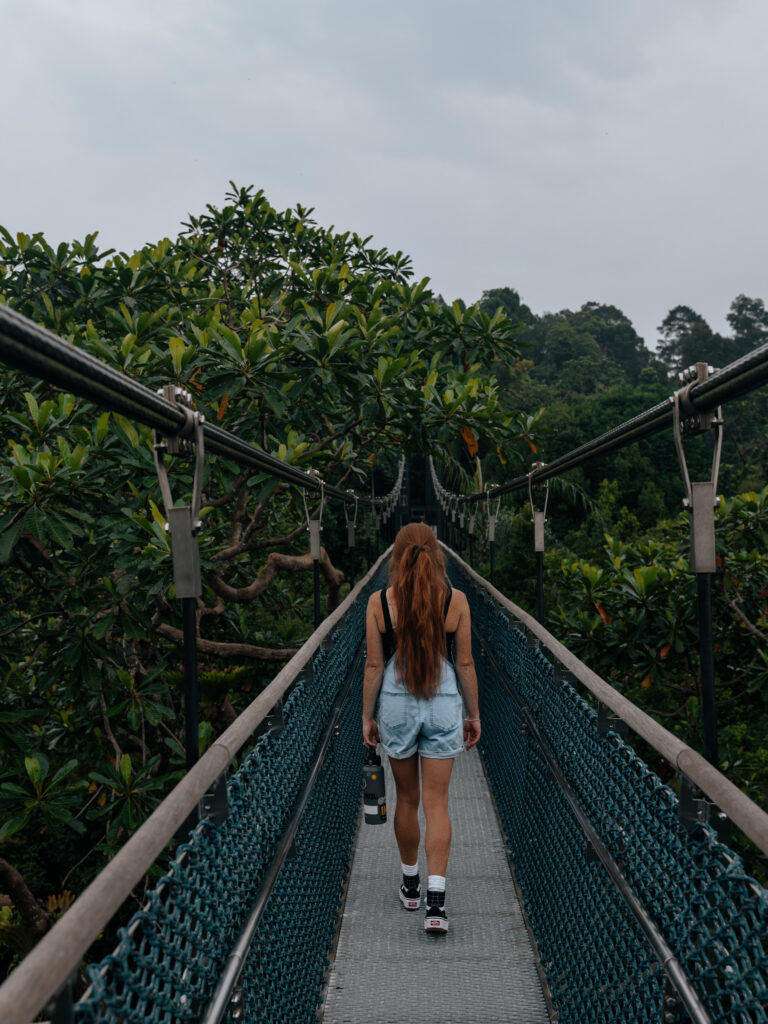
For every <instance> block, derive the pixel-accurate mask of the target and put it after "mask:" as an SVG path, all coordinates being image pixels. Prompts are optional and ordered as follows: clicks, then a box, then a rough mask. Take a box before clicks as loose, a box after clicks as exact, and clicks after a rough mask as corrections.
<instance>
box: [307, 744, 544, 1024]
mask: <svg viewBox="0 0 768 1024" xmlns="http://www.w3.org/2000/svg"><path fill="white" fill-rule="evenodd" d="M387 796H388V799H389V806H390V820H389V821H388V822H387V823H386V824H385V825H366V824H365V822H362V823H361V825H360V830H359V832H358V836H357V844H356V848H355V854H354V860H353V862H352V873H351V877H350V883H349V889H348V892H347V899H346V905H345V909H344V918H343V921H342V925H341V932H340V935H339V942H338V947H337V950H336V958H335V961H334V963H333V966H332V968H331V972H330V977H329V982H328V989H327V992H326V997H325V1003H324V1006H323V1021H324V1024H353V1022H354V1024H357V1022H363V1021H365V1022H366V1024H379V1022H380V1024H413V1022H417V1024H430V1022H432V1021H435V1022H440V1024H453V1022H456V1024H474V1022H481V1021H482V1022H483V1024H494V1022H501V1021H503V1022H505V1024H549V1021H550V1017H549V1014H548V1011H547V1006H546V1002H545V999H544V995H543V991H542V986H541V982H540V980H539V973H538V969H537V961H536V955H535V953H534V950H533V948H532V945H531V942H530V938H529V934H528V931H527V929H526V926H525V923H524V920H523V915H522V911H521V909H520V903H519V900H518V898H517V894H516V891H515V887H514V884H513V881H512V877H511V874H510V869H509V863H508V860H507V855H506V850H505V846H504V840H503V838H502V835H501V832H500V829H499V824H498V819H497V817H496V812H495V809H494V807H493V803H492V801H491V795H490V792H489V790H488V784H487V782H486V779H485V775H484V773H483V766H482V763H481V761H480V757H479V755H478V753H477V751H476V750H472V751H470V752H469V754H463V755H462V756H461V757H459V758H458V759H457V761H456V765H455V767H454V774H453V778H452V780H451V790H450V808H451V821H452V824H453V845H452V849H451V859H450V863H449V865H448V889H447V895H446V910H447V912H448V918H449V921H450V930H449V932H448V934H447V935H444V936H443V935H428V934H427V933H426V932H425V931H424V910H423V909H422V910H420V911H419V912H415V911H414V912H410V913H409V912H408V911H406V910H404V909H403V908H402V907H401V906H400V902H399V900H398V897H397V887H398V885H399V882H400V858H399V856H398V852H397V846H396V844H395V837H394V832H393V828H392V811H393V810H394V799H393V798H394V782H393V780H392V776H391V774H390V773H389V770H387ZM423 834H424V833H423V820H422V840H423ZM420 861H421V863H420V871H421V878H422V879H423V880H426V860H425V858H424V852H423V848H422V851H421V856H420ZM424 889H425V885H424V884H423V883H422V891H424Z"/></svg>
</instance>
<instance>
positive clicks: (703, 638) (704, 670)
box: [696, 572, 719, 765]
mask: <svg viewBox="0 0 768 1024" xmlns="http://www.w3.org/2000/svg"><path fill="white" fill-rule="evenodd" d="M696 588H697V595H698V615H699V652H700V657H701V713H702V719H703V727H704V756H705V757H706V759H707V760H708V761H709V763H710V764H714V765H717V764H718V763H719V757H718V749H717V701H716V700H715V651H714V643H713V640H712V574H711V573H708V572H700V573H697V574H696Z"/></svg>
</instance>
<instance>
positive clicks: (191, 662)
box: [181, 597, 200, 770]
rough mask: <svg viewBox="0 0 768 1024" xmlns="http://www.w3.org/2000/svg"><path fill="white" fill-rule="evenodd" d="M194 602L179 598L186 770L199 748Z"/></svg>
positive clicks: (194, 761) (196, 755) (193, 599)
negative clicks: (182, 642) (182, 629)
mask: <svg viewBox="0 0 768 1024" xmlns="http://www.w3.org/2000/svg"><path fill="white" fill-rule="evenodd" d="M196 604H197V602H196V600H195V598H194V597H183V598H182V599H181V614H182V617H183V620H184V742H185V746H186V751H187V770H189V769H190V768H191V767H192V766H193V765H194V764H196V763H197V759H198V757H199V749H200V741H199V728H198V715H199V713H198V705H199V694H198V686H197V616H196V614H195V612H196Z"/></svg>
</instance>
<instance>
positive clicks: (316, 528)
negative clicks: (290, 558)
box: [302, 480, 325, 629]
mask: <svg viewBox="0 0 768 1024" xmlns="http://www.w3.org/2000/svg"><path fill="white" fill-rule="evenodd" d="M302 497H303V499H304V512H305V514H306V517H307V530H308V531H309V552H310V554H311V556H312V573H313V580H314V596H315V629H317V627H318V626H319V625H320V623H321V622H322V621H323V615H322V612H321V611H320V531H321V530H322V528H323V508H324V506H325V485H324V484H323V481H322V480H320V510H319V512H318V514H317V519H312V518H311V517H310V514H309V507H308V506H307V495H306V492H305V491H302Z"/></svg>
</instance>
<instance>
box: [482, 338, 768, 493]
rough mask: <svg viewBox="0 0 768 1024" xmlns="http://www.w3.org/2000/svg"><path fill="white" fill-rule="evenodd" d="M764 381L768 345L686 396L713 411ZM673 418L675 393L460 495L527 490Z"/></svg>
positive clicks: (767, 379)
mask: <svg viewBox="0 0 768 1024" xmlns="http://www.w3.org/2000/svg"><path fill="white" fill-rule="evenodd" d="M766 383H768V344H765V345H761V346H760V347H759V348H756V349H754V350H753V351H752V352H749V353H748V354H747V355H745V356H742V357H741V359H737V360H735V361H734V362H733V363H729V365H728V366H725V367H723V369H721V370H716V371H714V372H712V374H711V375H710V376H709V377H707V379H706V380H702V381H700V382H698V383H695V384H693V385H692V386H691V388H690V391H689V392H688V399H689V402H690V404H691V405H692V406H693V407H694V408H695V409H696V411H698V412H715V411H716V410H717V408H718V406H720V405H722V404H724V403H725V402H727V401H733V400H734V399H736V398H741V397H742V396H743V395H745V394H747V393H748V392H750V391H754V390H755V388H758V387H760V386H761V385H763V384H766ZM673 419H674V396H671V397H669V398H667V399H665V401H663V402H660V403H659V404H658V405H654V406H653V408H651V409H646V410H645V412H641V413H639V414H638V415H637V416H634V417H633V418H632V419H630V420H627V421H626V422H625V423H622V424H620V425H619V426H618V427H614V428H613V429H612V430H608V431H606V433H604V434H600V436H599V437H596V438H593V439H592V440H591V441H587V442H586V443H585V444H583V445H580V446H579V447H578V448H574V449H573V451H570V452H567V453H566V454H565V455H561V456H560V457H559V458H557V459H553V460H552V461H551V462H548V463H547V464H546V465H545V466H543V467H542V468H541V469H539V470H536V472H535V473H534V474H533V476H532V477H531V474H529V473H526V474H525V475H524V476H519V477H516V478H515V479H514V480H510V481H509V482H508V483H505V484H499V485H498V486H496V487H492V488H491V489H490V491H489V492H486V491H477V492H476V493H474V494H470V495H468V496H466V497H464V498H462V501H468V502H473V503H474V502H479V501H485V500H486V498H487V497H488V495H489V494H490V496H491V497H492V498H496V497H500V496H501V495H502V494H511V493H512V492H513V491H520V490H527V489H528V487H529V485H530V483H531V482H532V483H533V484H534V486H535V485H536V484H538V483H543V482H544V481H545V480H548V479H550V478H551V477H554V476H559V475H560V474H561V473H565V472H566V471H567V470H569V469H573V468H574V467H575V466H579V465H581V463H582V462H586V461H587V460H588V459H592V458H594V457H595V456H596V455H605V454H607V453H608V452H611V451H615V450H617V449H619V448H623V447H625V446H626V445H628V444H631V443H632V442H633V441H639V440H640V439H641V438H643V437H647V436H648V435H649V434H655V433H657V432H658V431H659V430H663V429H664V428H666V427H671V426H672V423H673Z"/></svg>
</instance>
